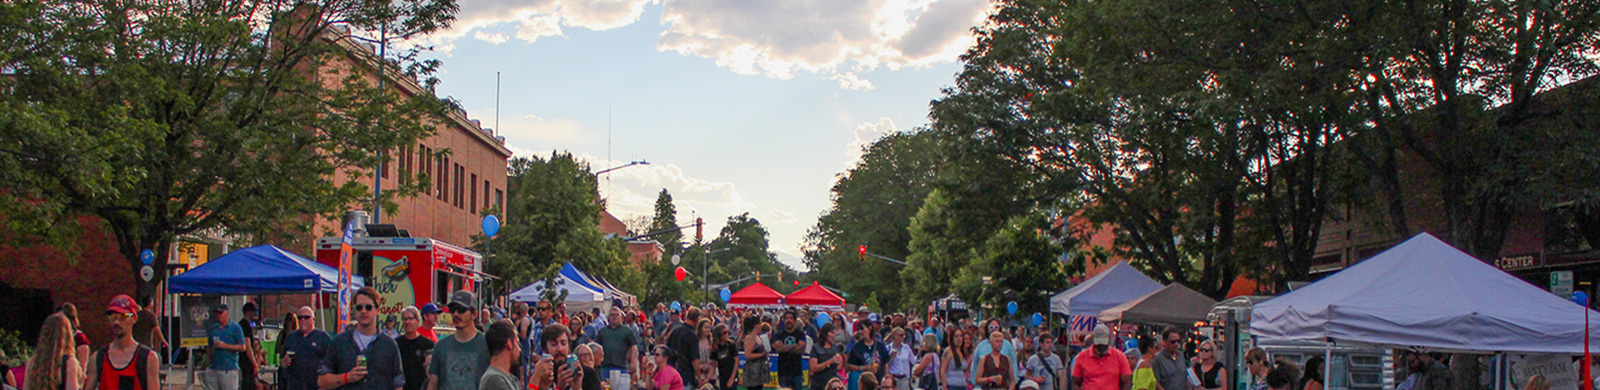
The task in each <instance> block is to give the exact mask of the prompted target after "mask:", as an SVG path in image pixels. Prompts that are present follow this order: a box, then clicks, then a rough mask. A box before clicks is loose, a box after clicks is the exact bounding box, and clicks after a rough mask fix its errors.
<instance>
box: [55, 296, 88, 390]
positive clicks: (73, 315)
mask: <svg viewBox="0 0 1600 390" xmlns="http://www.w3.org/2000/svg"><path fill="white" fill-rule="evenodd" d="M56 312H57V313H61V315H63V316H66V317H67V325H71V326H72V356H73V357H75V358H78V370H79V371H78V372H81V373H84V374H83V375H88V372H89V371H88V370H89V335H87V334H84V333H83V323H81V322H78V306H77V305H73V304H72V302H67V303H63V304H61V306H60V307H57V308H56ZM78 379H80V380H82V379H84V378H78Z"/></svg>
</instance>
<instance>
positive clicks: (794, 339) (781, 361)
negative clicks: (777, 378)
mask: <svg viewBox="0 0 1600 390" xmlns="http://www.w3.org/2000/svg"><path fill="white" fill-rule="evenodd" d="M768 340H770V341H771V342H772V348H773V349H777V348H778V346H779V345H800V344H801V343H804V342H806V332H805V331H804V330H802V329H795V330H794V331H793V332H790V331H788V330H787V329H786V330H780V331H778V332H776V333H773V334H772V337H771V338H770V339H768ZM805 352H806V351H804V350H801V349H795V350H794V351H791V352H782V353H779V354H778V375H800V357H801V356H803V355H805Z"/></svg>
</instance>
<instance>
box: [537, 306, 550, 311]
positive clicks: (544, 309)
mask: <svg viewBox="0 0 1600 390" xmlns="http://www.w3.org/2000/svg"><path fill="white" fill-rule="evenodd" d="M548 310H550V307H549V306H539V311H548Z"/></svg>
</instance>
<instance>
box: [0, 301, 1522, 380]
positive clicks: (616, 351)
mask: <svg viewBox="0 0 1600 390" xmlns="http://www.w3.org/2000/svg"><path fill="white" fill-rule="evenodd" d="M379 302H380V299H379V296H378V293H377V291H376V290H373V289H372V288H362V289H361V290H359V291H358V292H356V293H355V294H353V295H352V298H351V300H350V302H348V303H349V307H350V308H351V312H350V313H351V322H350V324H349V325H347V326H346V329H344V330H343V331H342V332H338V334H330V333H328V332H327V331H324V330H322V329H317V328H316V327H317V324H318V322H317V321H316V317H315V316H316V311H314V310H312V309H311V308H310V307H302V308H300V309H299V310H298V311H297V312H295V313H293V314H290V315H289V316H286V317H285V318H284V327H283V328H282V331H281V332H280V333H279V335H278V342H277V343H276V344H275V349H276V351H262V350H261V347H260V345H261V344H260V343H259V337H258V334H257V332H258V330H259V328H260V318H259V312H258V311H257V309H256V308H255V306H254V305H253V304H250V303H246V304H245V305H244V307H243V308H242V310H241V312H242V313H243V314H244V317H246V318H243V319H240V321H239V322H237V323H234V322H231V320H230V318H229V313H228V308H227V306H226V305H221V306H219V307H217V308H216V310H215V311H214V312H213V314H214V316H215V318H216V319H217V320H218V321H217V323H216V324H215V325H214V326H213V327H212V328H211V329H210V330H209V333H208V334H209V339H208V342H209V345H208V346H207V349H208V350H209V351H208V353H207V354H206V356H205V357H204V358H203V360H204V361H203V362H196V361H191V363H193V364H197V365H199V367H204V369H205V371H204V372H203V373H202V374H201V378H202V383H203V386H204V388H205V389H206V390H239V389H250V390H256V389H268V388H274V387H276V388H277V389H279V390H309V389H372V390H401V389H403V390H439V389H447V390H517V389H523V388H526V389H530V390H628V389H640V390H696V389H698V390H727V389H739V388H744V389H749V390H761V389H763V388H764V387H766V386H767V384H768V383H769V382H772V380H773V378H774V377H775V378H776V383H777V387H778V388H780V389H794V390H800V389H806V390H878V389H885V390H890V389H892V390H911V389H925V390H935V389H936V390H980V389H982V390H1067V389H1085V390H1129V389H1138V390H1218V389H1223V388H1227V387H1228V386H1227V385H1228V383H1229V381H1228V378H1227V377H1226V376H1227V374H1226V371H1224V370H1223V368H1222V366H1223V363H1222V362H1221V361H1220V359H1221V357H1219V353H1220V352H1221V350H1219V349H1217V346H1216V345H1215V344H1214V343H1213V342H1212V341H1210V340H1206V339H1204V338H1203V337H1200V336H1197V335H1193V334H1191V333H1189V332H1185V331H1182V330H1179V329H1174V328H1164V329H1145V330H1140V331H1135V332H1134V333H1133V334H1128V333H1126V332H1118V331H1113V330H1112V329H1111V328H1108V327H1107V326H1106V325H1104V324H1100V325H1096V326H1095V327H1094V328H1093V330H1092V331H1091V332H1088V334H1086V335H1082V336H1081V337H1075V338H1074V337H1068V336H1067V335H1065V334H1058V333H1055V332H1052V331H1051V330H1049V329H1041V328H1037V327H1020V326H1004V325H1003V323H1002V321H1000V320H997V319H990V320H987V321H982V322H980V323H974V322H973V321H971V320H968V319H961V320H957V321H953V322H945V321H942V320H941V319H940V318H939V317H936V316H929V317H927V321H926V322H924V321H923V319H922V318H920V317H918V316H915V315H906V314H902V313H894V314H886V315H879V314H877V313H873V312H871V311H870V310H869V308H867V307H861V308H859V309H858V310H856V311H855V312H854V313H853V315H846V314H845V313H841V312H817V311H811V310H800V309H788V310H774V311H768V310H763V309H752V310H729V309H723V308H717V307H716V306H712V305H707V306H706V307H704V308H699V307H688V308H684V309H683V310H677V309H679V307H678V305H676V304H674V305H673V306H674V307H673V310H669V309H668V308H667V306H666V305H657V306H656V308H655V310H653V311H650V312H646V311H644V310H643V309H641V308H625V307H622V305H621V302H620V301H618V302H617V303H616V304H614V305H613V307H611V308H610V309H609V310H608V311H606V312H601V311H600V310H599V309H594V310H593V311H588V312H585V311H577V312H572V313H570V314H569V312H568V311H567V310H566V305H565V304H562V303H552V302H543V301H541V302H535V303H534V304H533V305H532V306H529V304H528V303H516V304H514V305H513V306H512V307H511V308H510V310H505V309H504V308H491V307H482V306H481V305H480V303H479V299H478V298H477V297H476V296H475V295H474V294H473V293H472V292H470V291H457V292H455V293H453V294H452V295H451V297H450V299H449V302H448V303H447V304H446V305H445V306H444V307H443V308H441V307H439V306H438V305H437V304H433V303H430V304H427V305H424V306H422V307H406V308H404V309H403V310H401V312H400V313H401V316H400V318H401V321H400V323H399V324H386V326H380V324H378V322H377V321H378V320H377V319H378V313H377V308H378V303H379ZM146 306H148V305H146ZM446 311H448V312H449V314H451V316H450V324H449V325H451V327H452V328H453V329H454V333H453V334H448V335H445V336H439V335H438V334H436V333H435V330H434V329H435V327H436V326H438V325H439V324H438V323H437V321H438V318H439V316H440V314H442V313H445V312H446ZM154 318H155V316H154V314H153V313H151V311H150V310H149V309H148V308H147V307H146V308H141V307H140V305H138V304H136V303H135V302H134V300H133V299H132V298H130V297H128V296H127V295H118V296H116V297H114V298H113V299H112V300H111V301H110V302H109V303H108V304H107V306H106V309H105V321H107V322H108V323H109V325H110V328H111V331H112V335H113V339H114V340H112V341H110V342H109V343H108V344H107V345H106V346H105V347H102V348H100V349H99V350H97V351H92V352H91V351H89V340H88V338H87V337H86V336H85V335H84V334H83V332H81V331H80V330H79V329H80V326H79V324H80V323H79V320H80V319H79V316H78V311H77V309H76V307H75V306H73V305H72V304H70V303H69V304H64V305H62V306H61V308H60V310H58V312H57V313H56V314H54V315H51V316H50V317H49V318H48V319H46V320H45V321H44V324H43V327H42V328H41V331H40V337H39V341H38V345H37V349H35V352H34V355H33V356H31V357H29V359H28V360H27V364H26V371H25V374H26V375H25V380H23V381H21V382H22V383H19V381H17V379H16V378H14V377H13V376H12V375H11V371H12V370H11V367H4V366H3V364H0V373H4V377H3V380H4V387H5V389H6V390H11V389H18V388H20V389H26V390H77V389H106V390H110V389H119V390H150V389H160V388H161V386H160V384H161V383H162V380H163V377H162V376H161V375H160V367H159V365H158V362H159V361H160V359H159V357H158V356H157V352H156V349H153V348H163V347H165V346H166V342H165V339H166V337H165V336H164V335H162V334H161V330H160V328H159V327H157V326H155V320H154ZM264 353H275V354H277V356H278V358H279V373H278V375H277V376H276V380H275V381H273V382H267V381H265V380H262V379H260V378H262V376H260V375H259V371H260V370H259V368H260V367H261V365H262V359H261V358H260V356H262V355H263V354H264ZM1443 356H1444V355H1439V354H1430V353H1427V352H1426V351H1420V350H1414V351H1412V352H1411V353H1406V354H1404V356H1403V357H1402V359H1403V360H1404V361H1405V362H1406V363H1407V365H1408V367H1406V368H1407V372H1408V373H1409V376H1408V377H1407V378H1406V380H1405V381H1404V382H1403V383H1402V384H1401V388H1403V389H1410V390H1435V389H1445V388H1448V387H1449V383H1450V380H1449V377H1448V375H1449V372H1448V370H1447V369H1446V367H1445V365H1444V363H1442V362H1441V360H1440V359H1441V358H1442V357H1443ZM0 357H3V356H0ZM1244 357H1245V359H1244V360H1245V364H1246V365H1247V370H1248V372H1249V373H1250V374H1251V377H1252V378H1259V380H1257V381H1255V384H1254V385H1253V386H1252V387H1251V390H1260V389H1272V390H1287V389H1292V390H1321V389H1322V383H1321V382H1320V381H1321V378H1322V373H1321V370H1322V361H1321V359H1320V358H1313V359H1310V360H1309V361H1307V362H1306V367H1304V368H1302V367H1298V366H1296V365H1295V364H1294V363H1290V362H1287V361H1283V360H1277V361H1272V360H1269V358H1268V356H1267V353H1266V352H1265V351H1263V350H1261V349H1259V348H1257V349H1250V350H1249V351H1248V352H1246V353H1245V355H1244ZM774 359H775V360H776V364H771V362H770V360H774ZM802 360H808V361H807V362H806V363H809V364H803V362H802ZM771 367H776V369H775V371H776V372H773V371H774V370H773V369H772V368H771ZM1548 387H1549V383H1548V382H1547V381H1545V380H1544V379H1543V378H1542V377H1539V376H1535V377H1533V378H1532V379H1531V380H1530V381H1529V382H1528V383H1527V386H1526V388H1527V389H1534V390H1545V389H1548Z"/></svg>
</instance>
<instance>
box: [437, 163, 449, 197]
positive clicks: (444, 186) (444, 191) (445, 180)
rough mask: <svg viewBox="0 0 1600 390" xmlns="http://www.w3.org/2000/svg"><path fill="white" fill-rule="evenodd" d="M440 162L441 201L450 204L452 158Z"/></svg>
mask: <svg viewBox="0 0 1600 390" xmlns="http://www.w3.org/2000/svg"><path fill="white" fill-rule="evenodd" d="M443 159H444V160H443V161H441V162H439V200H441V201H444V203H445V204H450V158H449V157H443Z"/></svg>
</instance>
